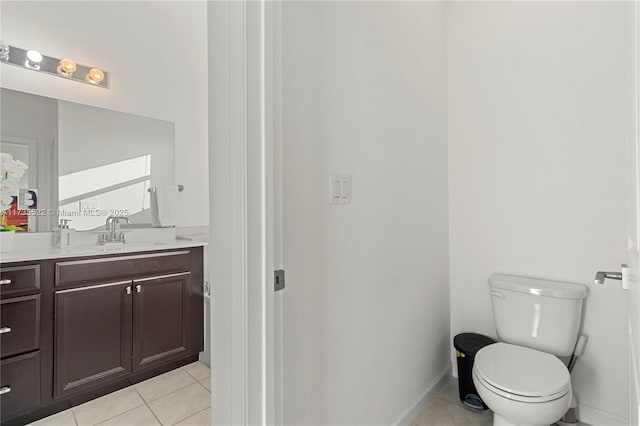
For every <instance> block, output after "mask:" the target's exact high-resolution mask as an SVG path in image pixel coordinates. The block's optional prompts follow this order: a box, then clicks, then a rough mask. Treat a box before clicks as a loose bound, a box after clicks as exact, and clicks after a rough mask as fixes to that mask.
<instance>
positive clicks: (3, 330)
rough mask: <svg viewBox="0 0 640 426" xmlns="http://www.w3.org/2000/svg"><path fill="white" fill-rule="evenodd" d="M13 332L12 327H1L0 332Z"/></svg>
mask: <svg viewBox="0 0 640 426" xmlns="http://www.w3.org/2000/svg"><path fill="white" fill-rule="evenodd" d="M5 333H11V327H2V328H0V334H5Z"/></svg>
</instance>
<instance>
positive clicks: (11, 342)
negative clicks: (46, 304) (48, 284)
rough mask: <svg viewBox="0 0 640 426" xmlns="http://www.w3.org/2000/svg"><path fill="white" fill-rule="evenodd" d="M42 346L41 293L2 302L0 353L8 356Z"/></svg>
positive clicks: (0, 303) (0, 307) (0, 304)
mask: <svg viewBox="0 0 640 426" xmlns="http://www.w3.org/2000/svg"><path fill="white" fill-rule="evenodd" d="M39 346H40V295H39V294H34V295H32V296H23V297H14V298H11V299H4V300H2V301H1V302H0V354H1V356H2V357H3V358H4V357H6V356H10V355H15V354H19V353H23V352H28V351H32V350H34V349H38V348H39Z"/></svg>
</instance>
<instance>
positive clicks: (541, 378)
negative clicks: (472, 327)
mask: <svg viewBox="0 0 640 426" xmlns="http://www.w3.org/2000/svg"><path fill="white" fill-rule="evenodd" d="M473 374H474V376H475V378H476V379H477V380H478V381H479V382H480V383H481V384H482V385H483V386H485V387H486V388H487V389H488V390H490V391H492V392H494V393H496V394H498V395H500V396H502V397H504V398H507V399H512V400H516V401H521V402H530V403H540V402H546V401H551V400H554V399H558V398H561V397H563V396H564V395H566V394H567V393H568V392H569V391H570V390H571V377H570V375H569V370H567V367H566V366H565V365H564V364H563V363H562V361H560V360H559V359H558V358H556V357H555V356H553V355H551V354H548V353H546V352H541V351H538V350H535V349H530V348H525V347H523V346H517V345H511V344H508V343H494V344H493V345H489V346H485V347H484V348H482V349H481V350H480V351H478V353H477V354H476V357H475V361H474V365H473Z"/></svg>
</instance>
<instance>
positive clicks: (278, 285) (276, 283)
mask: <svg viewBox="0 0 640 426" xmlns="http://www.w3.org/2000/svg"><path fill="white" fill-rule="evenodd" d="M283 288H284V269H278V270H277V271H273V291H280V290H282V289H283Z"/></svg>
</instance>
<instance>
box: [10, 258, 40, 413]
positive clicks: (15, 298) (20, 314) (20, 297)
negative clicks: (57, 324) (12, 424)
mask: <svg viewBox="0 0 640 426" xmlns="http://www.w3.org/2000/svg"><path fill="white" fill-rule="evenodd" d="M40 293H41V292H40V264H39V263H32V264H24V263H21V264H15V265H12V266H10V267H6V268H5V267H3V268H1V269H0V408H1V412H2V419H3V421H4V419H5V418H9V417H12V416H17V415H20V414H21V413H24V412H26V411H28V410H29V409H31V408H32V407H34V406H38V405H39V404H40V400H41V389H40V378H41V376H40V374H41V373H40V322H41V320H42V318H41V306H40V300H41V294H40Z"/></svg>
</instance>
